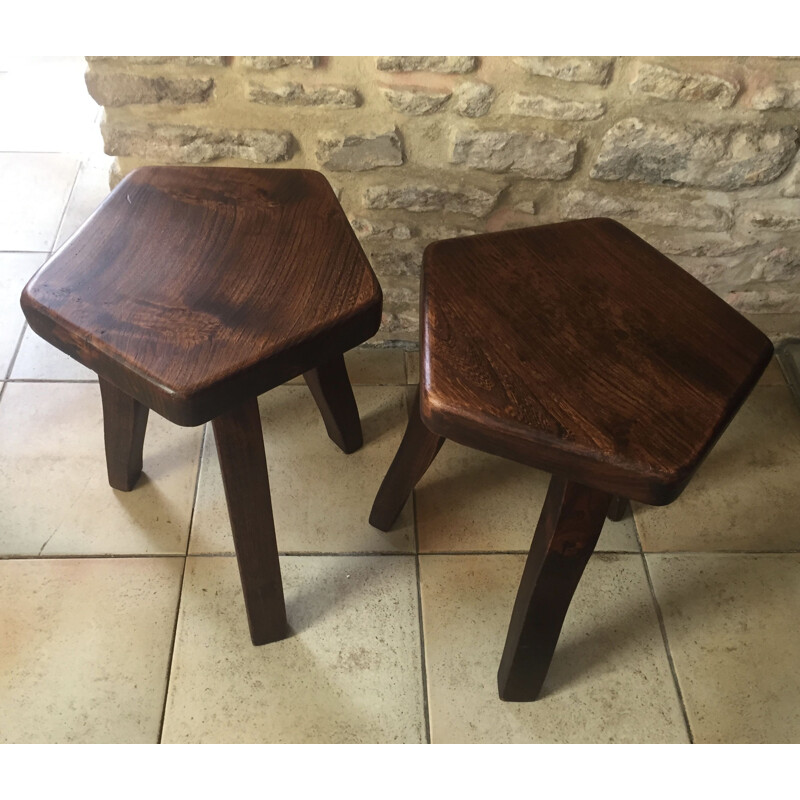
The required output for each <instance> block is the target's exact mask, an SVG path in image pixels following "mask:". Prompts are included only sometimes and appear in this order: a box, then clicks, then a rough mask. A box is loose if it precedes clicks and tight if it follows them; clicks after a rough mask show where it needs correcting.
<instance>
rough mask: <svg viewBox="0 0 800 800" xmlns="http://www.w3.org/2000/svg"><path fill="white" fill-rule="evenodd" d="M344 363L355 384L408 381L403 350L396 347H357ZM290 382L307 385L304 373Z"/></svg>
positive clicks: (385, 384)
mask: <svg viewBox="0 0 800 800" xmlns="http://www.w3.org/2000/svg"><path fill="white" fill-rule="evenodd" d="M344 363H345V365H346V366H347V374H348V376H349V378H350V383H352V384H353V386H358V385H359V384H364V385H367V386H402V385H403V384H404V383H405V382H406V377H405V366H404V364H403V351H402V350H398V349H397V348H395V347H356V348H355V349H353V350H348V351H347V352H346V353H345V354H344ZM288 383H289V385H290V386H305V381H304V380H303V376H302V375H299V376H298V377H296V378H292V380H290V381H289V382H288Z"/></svg>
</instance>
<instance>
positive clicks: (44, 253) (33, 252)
mask: <svg viewBox="0 0 800 800" xmlns="http://www.w3.org/2000/svg"><path fill="white" fill-rule="evenodd" d="M49 255H50V251H49V250H0V256H49Z"/></svg>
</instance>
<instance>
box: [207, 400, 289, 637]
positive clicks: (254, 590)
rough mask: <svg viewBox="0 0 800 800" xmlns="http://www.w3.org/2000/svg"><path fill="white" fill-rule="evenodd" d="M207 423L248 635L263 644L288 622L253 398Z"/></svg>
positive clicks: (282, 632)
mask: <svg viewBox="0 0 800 800" xmlns="http://www.w3.org/2000/svg"><path fill="white" fill-rule="evenodd" d="M212 425H213V427H214V439H215V440H216V444H217V453H218V455H219V463H220V466H221V467H222V484H223V486H224V487H225V500H226V501H227V504H228V516H229V517H230V521H231V529H232V531H233V544H234V547H235V549H236V560H237V562H238V563H239V575H240V577H241V579H242V590H243V593H244V601H245V609H246V611H247V621H248V623H249V625H250V638H251V639H252V641H253V644H256V645H258V644H267V643H269V642H274V641H277V640H278V639H282V638H284V637H285V636H286V634H287V631H288V628H287V623H286V606H285V603H284V599H283V584H282V582H281V568H280V564H279V562H278V545H277V542H276V540H275V523H274V522H273V518H272V502H271V500H270V494H269V477H268V475H267V459H266V456H265V454H264V445H263V439H262V434H261V417H260V415H259V412H258V399H257V398H256V397H251V398H249V399H248V400H245V401H244V402H243V403H242V404H241V405H239V406H237V407H235V408H233V409H231V410H230V411H227V412H226V413H224V414H220V416H218V417H216V419H214V422H213V423H212Z"/></svg>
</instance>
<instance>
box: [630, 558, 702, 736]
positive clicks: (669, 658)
mask: <svg viewBox="0 0 800 800" xmlns="http://www.w3.org/2000/svg"><path fill="white" fill-rule="evenodd" d="M641 555H642V565H643V566H644V574H645V577H646V578H647V585H648V586H649V587H650V596H651V597H652V598H653V608H654V610H655V612H656V618H657V619H658V627H659V628H660V629H661V638H662V640H663V642H664V649H665V651H666V653H667V662H668V663H669V671H670V672H671V673H672V681H673V684H674V685H675V692H676V694H677V695H678V702H679V703H680V706H681V714H683V723H684V725H686V734H687V735H688V737H689V743H690V744H694V734H693V733H692V726H691V725H690V724H689V715H688V713H687V712H686V701H685V700H684V699H683V692H682V691H681V684H680V681H679V680H678V673H677V671H676V670H675V662H674V661H673V659H672V651H671V650H670V646H669V637H668V636H667V626H666V624H665V623H664V615H663V613H662V612H661V604H660V603H659V602H658V598H657V597H656V590H655V586H653V579H652V577H651V576H650V567H649V566H648V564H647V558H646V557H645V554H644V553H642V554H641Z"/></svg>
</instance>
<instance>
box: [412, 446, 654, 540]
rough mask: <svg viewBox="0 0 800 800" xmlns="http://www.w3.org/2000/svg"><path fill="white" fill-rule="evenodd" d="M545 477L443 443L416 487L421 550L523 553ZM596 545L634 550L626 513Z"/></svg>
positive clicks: (633, 531) (541, 500) (631, 525)
mask: <svg viewBox="0 0 800 800" xmlns="http://www.w3.org/2000/svg"><path fill="white" fill-rule="evenodd" d="M549 481H550V476H549V475H548V474H547V473H545V472H542V471H541V470H537V469H532V468H531V467H526V466H525V465H523V464H518V463H516V462H514V461H509V460H508V459H506V458H500V457H499V456H493V455H489V454H488V453H482V452H480V451H478V450H473V449H471V448H469V447H463V446H462V445H459V444H456V443H455V442H445V445H444V447H442V449H441V451H440V452H439V455H438V456H436V459H435V460H434V462H433V464H432V465H431V467H430V469H429V470H428V472H427V473H426V474H425V475H424V477H423V478H422V480H421V481H420V482H419V483H418V484H417V488H416V489H415V491H414V498H415V499H414V502H415V504H416V512H417V534H418V538H419V548H420V552H421V553H437V552H439V553H441V552H465V551H466V552H474V551H509V550H512V551H513V550H519V551H525V552H527V550H528V548H529V547H530V546H531V539H532V537H533V532H534V530H535V529H536V523H537V521H538V519H539V514H540V512H541V510H542V505H543V504H544V498H545V494H546V493H547V485H548V483H549ZM597 549H598V550H615V551H627V552H638V550H639V544H638V542H637V539H636V528H635V525H634V521H633V518H632V516H631V514H630V513H629V514H628V515H627V517H626V518H625V519H623V520H621V521H620V522H610V521H606V524H605V526H604V528H603V533H602V534H601V535H600V541H599V542H598V543H597Z"/></svg>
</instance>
